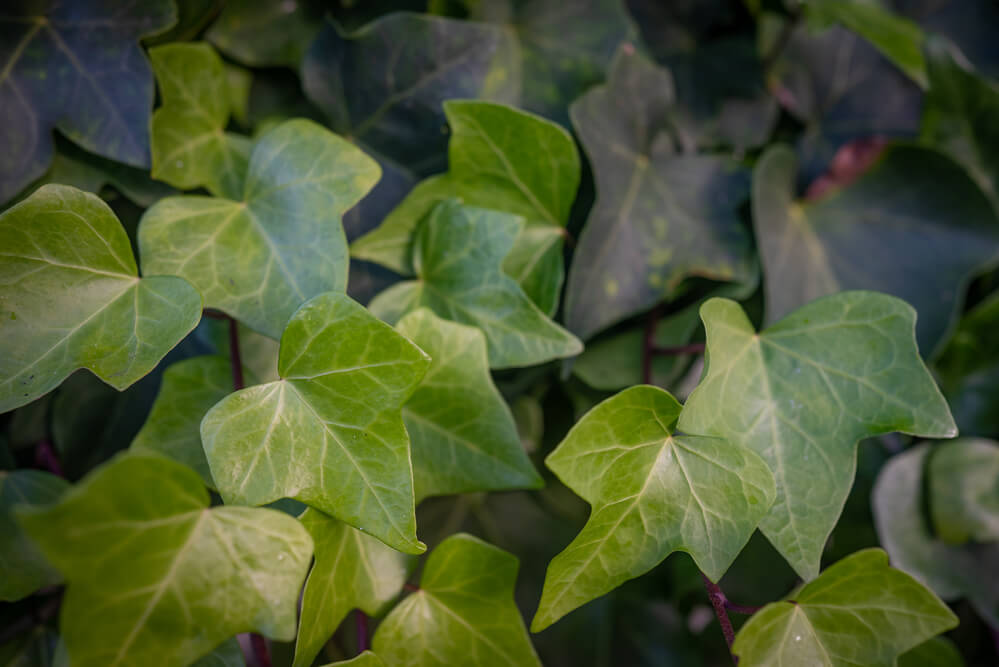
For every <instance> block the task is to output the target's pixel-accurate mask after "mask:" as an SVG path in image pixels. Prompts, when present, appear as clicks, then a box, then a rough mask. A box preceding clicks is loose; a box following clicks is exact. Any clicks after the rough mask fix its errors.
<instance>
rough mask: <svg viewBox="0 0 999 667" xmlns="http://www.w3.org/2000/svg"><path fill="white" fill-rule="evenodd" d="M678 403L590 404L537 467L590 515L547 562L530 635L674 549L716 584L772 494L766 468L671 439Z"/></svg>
mask: <svg viewBox="0 0 999 667" xmlns="http://www.w3.org/2000/svg"><path fill="white" fill-rule="evenodd" d="M679 416H680V404H679V403H678V402H677V400H676V399H675V398H673V397H672V396H671V395H670V394H669V393H667V392H666V391H663V390H662V389H659V388H658V387H651V386H649V385H640V386H637V387H632V388H631V389H625V390H624V391H622V392H621V393H619V394H617V395H616V396H613V397H611V398H609V399H607V400H606V401H604V402H602V403H600V404H599V405H598V406H597V407H595V408H593V409H592V410H591V411H589V412H588V413H587V414H586V415H585V416H584V417H583V418H582V419H580V420H579V422H577V423H576V425H575V426H574V427H573V428H572V430H571V431H569V434H568V435H567V436H566V437H565V440H563V441H562V442H561V444H559V446H558V447H557V448H556V449H555V451H553V452H552V453H551V454H550V455H549V456H548V458H547V459H546V460H545V463H546V464H547V465H548V467H549V468H550V469H551V470H552V472H554V473H555V474H556V475H557V476H558V478H559V479H560V480H562V482H563V483H565V485H566V486H568V487H569V488H570V489H572V490H573V491H575V492H576V493H578V494H579V495H580V496H582V498H583V499H584V500H586V502H588V503H589V504H590V505H592V507H593V510H592V513H591V514H590V518H589V520H588V521H587V522H586V526H585V527H584V528H583V530H582V532H581V533H579V535H577V536H576V539H574V540H573V541H572V544H570V545H569V546H568V547H566V549H565V551H563V552H562V553H560V554H559V555H558V556H556V557H555V558H554V560H552V562H551V564H550V565H549V566H548V574H547V575H546V577H545V587H544V591H543V592H542V594H541V604H540V605H539V607H538V612H537V614H536V615H535V617H534V622H533V623H532V624H531V630H532V631H534V632H538V631H540V630H543V629H545V628H546V627H548V626H549V625H551V624H552V623H554V622H555V621H557V620H558V619H559V618H561V617H562V616H564V615H565V614H567V613H569V612H570V611H572V610H573V609H576V608H577V607H579V606H580V605H582V604H584V603H586V602H589V601H590V600H593V599H596V598H598V597H600V596H601V595H604V594H605V593H608V592H610V591H612V590H614V589H615V588H617V587H618V586H620V585H621V584H622V583H624V582H625V581H627V580H629V579H634V578H635V577H637V576H639V575H642V574H644V573H646V572H648V571H649V570H651V569H652V568H653V567H655V566H656V565H658V564H659V563H661V562H662V561H663V559H665V558H666V556H668V555H669V554H671V553H673V552H674V551H685V552H687V553H689V554H690V555H691V557H692V558H693V559H694V562H696V563H697V567H698V568H699V569H700V570H701V571H702V572H704V574H706V575H707V576H708V577H709V578H710V579H711V580H712V581H718V580H719V579H721V576H722V575H723V574H725V571H726V570H727V569H728V567H729V566H730V565H731V564H732V561H734V560H735V557H736V556H737V555H739V552H740V551H741V550H742V548H743V547H744V546H745V545H746V542H748V541H749V537H750V536H751V535H752V534H753V531H754V530H755V529H756V524H757V523H758V522H759V520H760V518H762V517H763V515H764V514H766V512H767V509H768V508H769V507H770V504H771V503H772V502H773V501H774V497H775V495H776V492H775V489H774V479H773V475H771V474H770V470H769V469H768V468H767V464H766V463H765V462H764V461H763V459H761V458H760V457H759V456H758V455H757V454H756V453H754V452H753V451H752V450H750V449H749V448H747V447H744V446H741V445H739V444H734V442H725V441H724V440H721V439H719V438H707V437H702V436H698V435H674V431H675V429H676V420H677V418H678V417H679Z"/></svg>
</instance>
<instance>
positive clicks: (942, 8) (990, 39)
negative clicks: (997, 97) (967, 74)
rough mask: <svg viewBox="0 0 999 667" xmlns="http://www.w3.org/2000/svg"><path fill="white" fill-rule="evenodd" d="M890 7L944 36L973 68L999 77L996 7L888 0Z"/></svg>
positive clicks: (968, 0)
mask: <svg viewBox="0 0 999 667" xmlns="http://www.w3.org/2000/svg"><path fill="white" fill-rule="evenodd" d="M888 4H889V5H890V6H892V7H894V9H895V10H896V11H897V12H898V13H900V14H902V15H903V16H907V17H909V18H911V19H912V20H914V21H916V22H917V23H919V25H920V26H922V28H923V30H924V31H925V32H926V33H927V34H931V35H932V34H936V35H943V36H945V37H946V38H947V39H949V40H950V41H951V42H953V43H954V44H956V45H957V46H958V47H959V48H960V50H961V53H962V54H964V56H965V58H967V59H968V60H969V61H971V62H972V63H973V64H974V66H975V68H976V69H978V70H980V71H981V72H983V73H984V74H985V75H986V76H989V77H991V78H993V79H995V78H997V77H999V51H997V50H996V48H995V36H996V34H997V33H999V6H997V5H996V4H995V3H994V2H978V0H891V2H890V3H888Z"/></svg>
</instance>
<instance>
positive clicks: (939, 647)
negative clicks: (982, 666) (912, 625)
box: [897, 637, 965, 667]
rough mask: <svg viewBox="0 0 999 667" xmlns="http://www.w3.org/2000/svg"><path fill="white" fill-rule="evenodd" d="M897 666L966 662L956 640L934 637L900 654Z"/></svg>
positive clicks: (961, 666) (944, 666)
mask: <svg viewBox="0 0 999 667" xmlns="http://www.w3.org/2000/svg"><path fill="white" fill-rule="evenodd" d="M897 667H965V663H964V658H962V657H961V652H960V651H959V650H958V649H957V646H955V645H954V642H952V641H951V640H949V639H947V638H946V637H934V638H933V639H930V640H929V641H925V642H923V643H922V644H920V645H919V646H917V647H916V648H914V649H910V650H908V651H906V652H905V653H903V654H902V655H900V656H899V658H898V663H897Z"/></svg>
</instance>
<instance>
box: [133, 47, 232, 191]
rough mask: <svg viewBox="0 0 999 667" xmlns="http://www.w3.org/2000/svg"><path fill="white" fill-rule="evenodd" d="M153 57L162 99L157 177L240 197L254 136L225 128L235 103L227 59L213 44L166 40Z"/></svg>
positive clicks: (156, 121)
mask: <svg viewBox="0 0 999 667" xmlns="http://www.w3.org/2000/svg"><path fill="white" fill-rule="evenodd" d="M149 57H150V59H151V60H152V61H153V71H154V72H155V73H156V81H157V82H158V84H159V89H160V97H161V98H162V100H163V103H162V105H161V106H160V108H159V109H157V110H156V113H154V114H153V120H152V125H151V126H150V127H151V133H152V137H151V141H152V144H151V148H152V152H153V172H152V173H153V177H154V178H158V179H160V180H161V181H166V182H167V183H169V184H170V185H173V186H175V187H178V188H180V189H182V190H191V189H193V188H197V187H201V186H204V187H205V188H207V189H208V191H209V192H211V193H212V194H214V195H216V196H219V197H228V198H230V199H239V198H240V197H242V195H243V180H244V179H245V178H246V169H247V161H248V160H249V157H250V148H251V142H250V140H249V139H248V138H246V137H241V136H238V135H235V134H230V133H227V132H225V126H226V125H227V124H228V122H229V114H230V112H231V105H230V98H229V95H228V94H227V85H228V84H227V78H226V72H225V69H224V67H223V65H222V59H221V58H219V57H218V54H217V53H215V51H214V50H213V49H212V47H211V46H209V45H208V44H167V45H166V46H158V47H155V48H153V49H151V50H150V51H149Z"/></svg>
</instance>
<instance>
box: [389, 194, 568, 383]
mask: <svg viewBox="0 0 999 667" xmlns="http://www.w3.org/2000/svg"><path fill="white" fill-rule="evenodd" d="M522 224H523V222H522V220H521V219H519V218H517V217H515V216H512V215H508V214H506V213H500V212H498V211H489V210H486V209H480V208H473V207H471V206H462V205H461V204H460V203H459V202H457V201H455V200H447V201H443V202H441V203H439V204H437V205H436V206H435V207H434V208H433V210H431V212H430V213H429V214H428V215H427V217H426V218H425V219H424V221H423V222H422V223H421V224H420V226H419V227H418V228H417V230H416V238H415V240H414V243H413V266H414V268H415V270H416V273H417V276H418V279H417V280H412V281H407V282H403V283H400V284H398V285H394V286H392V287H390V288H389V289H387V290H385V291H384V292H382V293H381V294H379V295H378V296H377V297H375V299H374V300H373V301H372V302H371V312H373V313H375V314H376V315H378V316H379V317H381V318H382V319H384V320H387V321H389V322H390V323H394V322H396V321H398V320H399V318H401V317H402V316H403V315H405V314H406V313H408V312H410V311H413V310H416V309H417V308H420V307H426V308H429V309H430V310H432V311H433V312H435V313H436V314H437V315H439V316H441V317H444V318H445V319H449V320H452V321H455V322H459V323H461V324H468V325H471V326H475V327H478V328H480V329H482V333H483V334H485V336H486V344H487V346H488V348H489V366H490V367H491V368H509V367H511V366H531V365H534V364H540V363H543V362H545V361H550V360H552V359H557V358H561V357H570V356H573V355H576V354H579V353H580V352H581V351H582V344H581V343H580V342H579V341H578V340H576V338H575V337H574V336H573V335H572V334H570V333H569V332H568V331H566V330H564V329H563V328H562V327H560V326H558V325H557V324H555V323H554V322H552V321H551V320H550V319H548V318H547V317H545V315H544V313H542V312H541V311H540V310H539V309H538V307H537V306H535V305H534V303H532V302H531V300H530V299H528V298H527V296H526V295H525V294H524V292H523V290H521V289H520V287H519V286H518V285H517V283H516V282H514V280H513V279H512V278H510V277H509V276H507V275H506V274H505V273H503V270H502V268H501V264H502V262H503V258H504V257H506V255H507V254H508V253H509V252H510V249H511V248H512V247H513V244H514V241H515V239H516V238H517V234H518V233H519V232H520V229H521V226H522Z"/></svg>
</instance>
